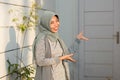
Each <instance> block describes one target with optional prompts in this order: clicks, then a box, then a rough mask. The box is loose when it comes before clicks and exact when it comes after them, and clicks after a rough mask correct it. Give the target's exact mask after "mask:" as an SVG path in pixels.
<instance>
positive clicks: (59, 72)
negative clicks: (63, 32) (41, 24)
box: [49, 40, 66, 80]
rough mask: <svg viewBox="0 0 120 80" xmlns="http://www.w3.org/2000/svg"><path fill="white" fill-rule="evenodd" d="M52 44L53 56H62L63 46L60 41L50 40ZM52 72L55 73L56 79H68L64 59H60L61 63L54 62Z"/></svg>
mask: <svg viewBox="0 0 120 80" xmlns="http://www.w3.org/2000/svg"><path fill="white" fill-rule="evenodd" d="M49 43H50V46H51V54H52V57H59V56H62V52H63V51H62V48H61V46H60V43H59V42H58V41H57V42H51V41H50V40H49ZM52 68H53V70H52V73H53V78H54V80H66V78H65V69H64V66H63V64H62V61H60V63H59V64H54V65H52Z"/></svg>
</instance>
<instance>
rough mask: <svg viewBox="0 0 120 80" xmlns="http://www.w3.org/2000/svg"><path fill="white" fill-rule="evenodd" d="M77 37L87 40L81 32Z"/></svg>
mask: <svg viewBox="0 0 120 80" xmlns="http://www.w3.org/2000/svg"><path fill="white" fill-rule="evenodd" d="M77 39H81V40H88V38H87V37H85V36H83V32H80V33H79V34H78V35H77Z"/></svg>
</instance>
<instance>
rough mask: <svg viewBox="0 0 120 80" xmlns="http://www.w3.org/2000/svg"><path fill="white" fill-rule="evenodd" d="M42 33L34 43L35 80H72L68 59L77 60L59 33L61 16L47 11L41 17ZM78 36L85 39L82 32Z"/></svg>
mask: <svg viewBox="0 0 120 80" xmlns="http://www.w3.org/2000/svg"><path fill="white" fill-rule="evenodd" d="M40 19H41V20H40V25H41V26H39V27H40V28H39V29H40V33H39V34H38V36H37V37H36V38H35V40H34V43H33V53H34V57H35V61H36V65H37V69H36V76H35V80H70V74H69V66H68V61H71V62H76V60H74V59H73V58H72V56H73V54H70V53H69V52H68V49H67V47H66V45H65V44H64V42H63V40H62V39H61V38H60V36H59V34H58V30H59V25H60V22H59V17H58V15H57V14H56V13H54V12H51V11H45V12H44V14H43V15H42V17H41V18H40ZM77 38H78V39H79V38H80V39H84V36H82V33H80V34H79V35H78V36H77Z"/></svg>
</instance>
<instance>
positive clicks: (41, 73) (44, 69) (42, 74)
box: [35, 37, 70, 80]
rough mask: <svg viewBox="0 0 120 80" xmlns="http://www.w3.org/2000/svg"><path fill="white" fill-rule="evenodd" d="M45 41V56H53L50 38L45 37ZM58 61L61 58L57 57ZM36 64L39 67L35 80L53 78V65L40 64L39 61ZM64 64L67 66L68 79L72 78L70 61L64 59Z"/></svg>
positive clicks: (50, 79) (51, 79) (49, 79)
mask: <svg viewBox="0 0 120 80" xmlns="http://www.w3.org/2000/svg"><path fill="white" fill-rule="evenodd" d="M44 41H45V57H46V58H51V49H50V44H49V42H48V39H47V38H46V37H44ZM61 47H62V46H61ZM36 60H37V59H36ZM38 60H39V59H38ZM56 61H57V62H58V63H59V60H57V59H56ZM36 65H37V67H36V74H35V80H53V77H52V71H51V70H52V66H40V65H39V63H37V62H36ZM63 66H64V68H65V72H66V73H65V74H66V78H67V80H70V75H69V66H68V62H67V61H63Z"/></svg>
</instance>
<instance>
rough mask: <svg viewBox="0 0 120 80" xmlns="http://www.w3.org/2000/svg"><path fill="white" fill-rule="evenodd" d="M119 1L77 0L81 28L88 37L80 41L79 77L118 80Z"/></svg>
mask: <svg viewBox="0 0 120 80" xmlns="http://www.w3.org/2000/svg"><path fill="white" fill-rule="evenodd" d="M119 5H120V1H119V0H79V20H80V23H79V25H80V30H83V31H84V33H85V35H86V36H88V37H89V41H87V42H83V43H82V45H80V48H81V49H80V52H81V53H80V69H79V72H80V74H79V80H120V70H119V69H120V40H119V39H120V38H119V37H118V36H119V33H120V10H119V9H120V6H119Z"/></svg>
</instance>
